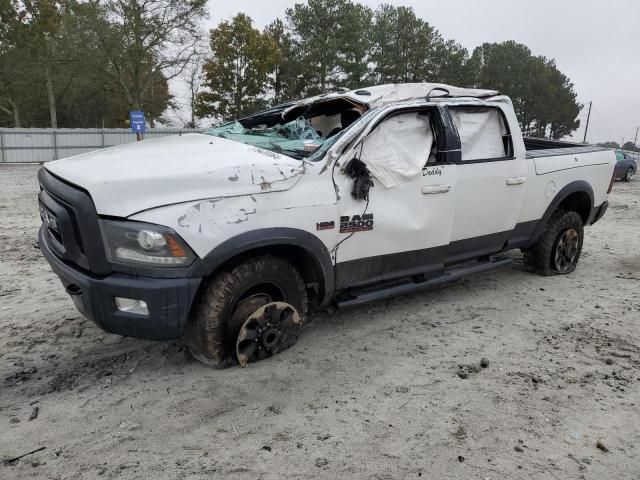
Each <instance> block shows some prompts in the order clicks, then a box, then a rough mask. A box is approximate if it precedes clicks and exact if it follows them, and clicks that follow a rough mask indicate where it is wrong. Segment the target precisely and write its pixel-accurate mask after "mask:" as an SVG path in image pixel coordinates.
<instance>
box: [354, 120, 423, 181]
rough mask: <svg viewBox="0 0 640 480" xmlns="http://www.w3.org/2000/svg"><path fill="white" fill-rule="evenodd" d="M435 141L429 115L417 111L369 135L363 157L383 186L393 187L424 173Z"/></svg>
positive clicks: (390, 122)
mask: <svg viewBox="0 0 640 480" xmlns="http://www.w3.org/2000/svg"><path fill="white" fill-rule="evenodd" d="M432 144H433V134H432V133H431V128H430V127H429V118H428V117H426V116H425V115H419V114H417V113H407V114H402V115H396V116H394V117H391V118H389V119H387V120H385V121H384V122H382V123H381V124H380V125H378V126H377V127H376V129H375V130H373V131H372V132H371V133H370V134H369V136H368V137H367V138H366V140H365V142H364V144H363V147H362V160H363V161H364V162H365V163H366V164H367V168H368V169H369V171H370V172H371V174H372V175H373V176H374V177H375V178H376V179H378V180H379V181H380V183H382V185H384V186H385V187H387V188H391V187H395V186H397V185H400V184H402V183H404V182H406V181H408V180H410V179H411V178H413V177H415V176H416V175H419V174H420V173H421V172H422V167H424V166H425V164H426V163H427V158H428V157H429V152H430V151H431V145H432Z"/></svg>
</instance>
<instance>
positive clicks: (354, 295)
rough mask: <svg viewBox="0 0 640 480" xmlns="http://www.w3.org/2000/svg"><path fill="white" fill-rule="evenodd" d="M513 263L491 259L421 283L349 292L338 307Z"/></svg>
mask: <svg viewBox="0 0 640 480" xmlns="http://www.w3.org/2000/svg"><path fill="white" fill-rule="evenodd" d="M512 262H513V260H512V259H511V258H507V257H504V256H497V257H492V258H491V259H490V260H488V261H486V262H482V263H476V264H473V265H468V264H467V265H465V266H462V267H456V268H452V269H451V270H446V271H445V272H444V273H443V274H442V275H440V276H437V277H433V278H430V279H428V280H424V281H422V282H409V283H402V284H399V285H393V286H388V287H385V288H382V289H380V290H374V291H371V290H369V291H365V292H362V293H358V291H357V290H355V291H353V292H351V295H350V297H348V298H345V299H344V300H338V307H339V308H345V307H354V306H356V305H361V304H363V303H367V302H371V301H374V300H381V299H384V298H389V297H395V296H397V295H406V294H408V293H413V292H415V291H418V290H422V289H426V288H431V287H435V286H438V285H443V284H445V283H450V282H453V281H455V280H459V279H461V278H463V277H466V276H469V275H473V274H476V273H481V272H486V271H488V270H493V269H495V268H500V267H505V266H507V265H510V264H511V263H512Z"/></svg>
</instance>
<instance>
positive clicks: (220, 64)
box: [197, 13, 278, 120]
mask: <svg viewBox="0 0 640 480" xmlns="http://www.w3.org/2000/svg"><path fill="white" fill-rule="evenodd" d="M210 37H211V42H210V46H211V53H212V55H211V57H210V58H209V59H207V61H206V62H205V64H204V68H203V71H204V76H205V84H204V86H205V87H206V88H207V90H206V91H203V92H201V93H200V94H199V95H198V99H197V112H198V115H199V116H201V117H205V116H217V117H220V118H221V119H222V120H228V119H231V118H236V117H239V116H242V115H245V114H248V113H250V112H252V111H254V110H256V109H258V108H260V107H261V106H264V105H265V101H264V98H263V95H264V94H265V92H266V90H267V87H268V76H269V73H270V72H272V71H273V69H274V65H275V64H276V63H277V54H278V50H277V45H276V44H275V42H274V40H273V38H272V37H270V36H269V35H268V34H263V33H261V32H260V31H259V30H257V29H256V28H254V27H253V25H252V21H251V18H249V17H248V16H247V15H245V14H243V13H239V14H238V15H236V16H235V17H233V19H232V20H231V22H222V23H220V25H218V27H216V28H214V29H212V30H211V34H210Z"/></svg>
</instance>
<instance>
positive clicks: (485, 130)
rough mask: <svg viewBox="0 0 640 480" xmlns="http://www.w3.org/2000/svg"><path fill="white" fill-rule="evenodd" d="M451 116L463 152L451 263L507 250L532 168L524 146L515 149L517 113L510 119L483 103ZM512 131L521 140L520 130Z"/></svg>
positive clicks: (458, 172) (458, 109)
mask: <svg viewBox="0 0 640 480" xmlns="http://www.w3.org/2000/svg"><path fill="white" fill-rule="evenodd" d="M449 112H450V114H451V118H452V121H453V124H454V125H455V128H456V130H457V132H458V135H459V138H460V148H461V158H460V160H459V162H457V163H456V166H455V168H456V180H457V191H456V198H455V212H456V214H455V216H454V223H453V228H452V232H451V245H450V248H449V252H448V259H447V263H453V262H456V261H460V260H464V259H466V258H473V257H478V256H482V255H488V254H492V253H497V252H499V251H501V250H502V249H503V247H504V245H505V242H506V241H507V240H508V239H509V237H510V236H511V234H512V232H513V230H514V229H515V227H516V224H517V222H518V219H519V217H520V212H521V210H522V206H523V202H524V198H525V191H526V190H525V189H526V182H527V174H528V168H527V164H526V157H525V152H524V150H523V148H524V147H520V145H522V143H523V142H522V141H520V142H518V143H517V145H518V146H519V147H518V148H519V151H516V150H514V141H513V138H512V135H511V129H510V127H509V125H510V124H509V121H511V122H515V121H516V119H515V115H513V112H510V114H511V115H510V116H509V117H508V116H507V113H509V112H506V111H503V110H502V109H501V108H498V107H496V106H485V105H466V106H449ZM507 119H509V121H508V120H507ZM512 124H513V123H512ZM514 133H517V135H518V138H517V139H521V137H520V134H519V130H518V131H517V132H514Z"/></svg>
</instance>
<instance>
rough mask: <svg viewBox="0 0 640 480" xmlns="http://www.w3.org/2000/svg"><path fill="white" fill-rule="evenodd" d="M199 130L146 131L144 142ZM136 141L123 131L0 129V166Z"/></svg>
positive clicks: (97, 129) (128, 131)
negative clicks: (0, 164)
mask: <svg viewBox="0 0 640 480" xmlns="http://www.w3.org/2000/svg"><path fill="white" fill-rule="evenodd" d="M201 131H202V130H190V129H168V128H148V129H147V131H146V133H145V139H151V138H156V137H159V136H166V135H181V134H183V133H189V132H201ZM135 141H136V136H135V134H134V133H131V130H129V129H125V128H109V129H99V128H59V129H55V130H54V129H51V128H5V129H0V163H32V162H38V163H42V162H49V161H51V160H57V159H59V158H65V157H70V156H72V155H78V154H80V153H85V152H91V151H92V150H98V149H100V148H106V147H112V146H113V145H120V144H122V143H129V142H135Z"/></svg>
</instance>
